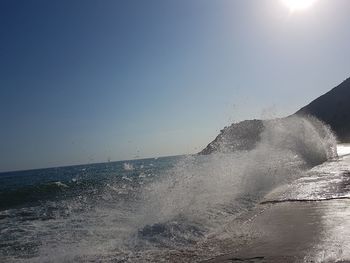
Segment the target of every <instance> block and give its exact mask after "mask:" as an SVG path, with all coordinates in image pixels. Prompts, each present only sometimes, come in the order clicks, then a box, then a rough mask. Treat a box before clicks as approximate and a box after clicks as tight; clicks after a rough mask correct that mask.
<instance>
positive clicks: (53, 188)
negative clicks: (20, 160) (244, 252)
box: [0, 117, 337, 262]
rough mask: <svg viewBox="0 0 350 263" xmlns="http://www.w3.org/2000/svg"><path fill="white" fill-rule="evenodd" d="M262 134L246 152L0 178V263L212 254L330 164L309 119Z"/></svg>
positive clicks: (324, 142)
mask: <svg viewBox="0 0 350 263" xmlns="http://www.w3.org/2000/svg"><path fill="white" fill-rule="evenodd" d="M264 126H265V128H264V131H263V132H262V134H261V136H260V141H259V143H258V144H257V146H256V147H255V148H254V149H252V150H250V151H239V152H233V153H215V154H211V155H208V156H202V155H186V156H176V157H165V158H158V159H143V160H133V161H123V162H109V163H101V164H89V165H80V166H71V167H60V168H50V169H41V170H31V171H21V172H9V173H2V174H0V261H1V262H22V261H23V262H96V261H102V262H109V261H110V262H159V261H174V262H181V261H183V262H195V261H200V260H203V259H205V258H208V257H209V256H213V255H216V254H219V253H220V251H219V249H218V247H220V246H216V245H213V244H215V243H219V242H220V233H222V232H223V229H224V228H225V225H227V224H229V223H230V222H233V221H234V220H236V218H237V217H239V216H240V215H242V214H244V213H247V212H249V211H252V210H253V209H254V207H255V206H256V204H257V203H258V202H259V201H260V200H262V199H263V198H264V196H265V195H266V194H267V193H269V192H271V191H273V190H274V189H277V188H278V187H279V186H281V185H284V184H288V183H290V182H295V181H296V180H300V178H305V177H306V175H307V174H308V173H309V171H310V169H311V168H312V167H315V166H317V165H319V164H322V163H323V162H325V161H328V160H331V159H334V158H336V157H337V153H336V138H335V137H334V135H333V134H332V132H331V131H330V129H329V128H328V127H327V126H325V125H324V124H322V123H321V122H320V121H318V120H316V119H313V118H298V117H292V118H286V119H280V120H273V121H267V122H265V123H264ZM230 231H232V233H233V232H234V231H235V230H232V229H230ZM240 235H241V234H240ZM230 238H231V239H232V242H235V241H237V240H239V239H240V238H241V236H237V235H234V234H232V235H230ZM208 244H211V245H208Z"/></svg>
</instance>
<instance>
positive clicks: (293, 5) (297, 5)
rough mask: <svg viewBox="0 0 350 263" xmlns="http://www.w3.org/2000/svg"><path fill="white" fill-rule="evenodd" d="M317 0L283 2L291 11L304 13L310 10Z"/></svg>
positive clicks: (284, 0) (285, 0)
mask: <svg viewBox="0 0 350 263" xmlns="http://www.w3.org/2000/svg"><path fill="white" fill-rule="evenodd" d="M316 1H317V0H282V2H283V3H284V4H285V5H286V6H287V7H288V8H289V10H290V11H292V12H294V11H303V10H306V9H308V8H310V7H311V6H312V5H313V4H314V3H315V2H316Z"/></svg>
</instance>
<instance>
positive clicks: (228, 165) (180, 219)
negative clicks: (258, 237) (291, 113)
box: [136, 117, 336, 246]
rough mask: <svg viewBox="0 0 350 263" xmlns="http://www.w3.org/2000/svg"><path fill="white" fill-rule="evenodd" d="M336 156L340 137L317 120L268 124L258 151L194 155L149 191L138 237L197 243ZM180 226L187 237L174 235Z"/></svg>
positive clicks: (150, 239)
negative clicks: (255, 204) (250, 207)
mask: <svg viewBox="0 0 350 263" xmlns="http://www.w3.org/2000/svg"><path fill="white" fill-rule="evenodd" d="M223 141H225V140H223ZM222 148H223V147H221V149H222ZM335 156H336V139H335V137H334V135H333V134H332V132H331V130H330V129H329V128H328V127H327V126H325V125H324V124H322V122H320V121H319V120H317V119H315V118H300V117H289V118H284V119H276V120H269V121H264V129H263V131H262V133H261V135H260V140H259V142H258V143H257V144H256V147H255V148H254V149H252V150H249V151H235V152H231V153H227V151H226V153H221V152H217V153H213V154H211V155H207V156H188V157H187V158H186V159H184V160H182V161H181V162H179V163H178V164H177V166H176V167H175V168H174V169H172V170H169V171H168V172H167V175H166V176H165V177H163V180H161V181H156V182H154V183H153V184H151V185H149V186H148V187H147V188H146V189H144V191H143V198H142V200H144V202H145V203H144V206H143V207H144V211H142V213H141V215H142V216H141V217H139V218H137V219H136V220H139V221H138V222H137V224H136V225H139V227H138V229H141V230H140V232H139V235H138V237H141V238H142V236H144V237H145V239H146V240H147V241H151V242H155V241H156V242H159V243H161V244H167V245H169V243H170V244H172V245H174V246H179V245H181V244H179V242H177V241H180V243H181V242H183V243H184V244H185V245H186V244H187V242H194V241H195V240H198V238H201V237H202V236H204V235H205V234H203V233H210V232H211V231H215V229H216V228H217V227H219V226H221V225H223V224H225V223H227V222H228V221H230V220H232V219H233V218H234V217H235V216H236V215H237V214H238V213H239V212H242V211H244V210H245V209H249V206H252V205H253V204H254V201H255V202H256V201H258V200H259V199H260V198H261V197H262V196H263V195H265V194H266V193H267V192H268V191H270V190H271V189H272V188H273V187H275V186H277V185H279V184H281V183H286V182H288V181H290V180H292V179H294V178H298V177H300V176H302V175H303V174H304V171H305V169H307V168H309V167H312V166H314V165H317V164H320V163H322V162H324V161H326V160H328V159H330V158H333V157H335ZM247 199H249V200H250V202H245V201H246V200H247ZM247 203H248V204H249V205H248V206H247ZM160 224H163V225H160ZM183 224H187V227H184V226H183ZM142 225H143V227H142ZM152 225H153V226H155V227H153V228H152ZM180 225H181V227H180ZM174 226H177V228H178V229H183V230H184V232H181V231H173V232H171V229H174ZM188 226H191V227H188ZM169 228H170V229H169ZM193 228H195V229H196V231H194V230H193ZM145 229H147V231H146V232H147V235H144V232H145V231H144V230H145ZM198 229H199V230H198ZM152 230H153V236H152ZM199 233H200V234H201V235H199ZM179 235H182V236H186V239H185V240H184V239H183V238H180V237H179ZM169 240H171V241H172V242H169Z"/></svg>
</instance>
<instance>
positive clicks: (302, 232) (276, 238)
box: [205, 156, 350, 263]
mask: <svg viewBox="0 0 350 263" xmlns="http://www.w3.org/2000/svg"><path fill="white" fill-rule="evenodd" d="M347 166H350V157H349V156H343V157H340V159H339V160H338V161H334V162H330V163H328V164H324V165H322V168H321V170H323V171H326V170H327V169H329V168H333V171H332V173H336V174H335V175H334V174H332V176H334V177H335V178H338V180H336V183H335V180H331V181H329V184H328V185H327V183H326V181H327V179H326V180H319V181H318V182H317V183H316V184H319V185H313V186H312V187H313V188H314V190H315V191H313V192H310V193H309V194H308V196H305V197H304V198H300V197H298V194H296V196H295V198H294V199H291V198H289V197H288V198H286V197H285V196H283V195H282V194H281V192H279V191H277V192H276V193H273V194H272V196H271V197H267V199H266V200H264V201H263V202H261V203H260V204H259V205H258V206H257V208H256V212H255V214H253V216H250V217H247V218H246V220H245V221H242V227H244V228H245V229H246V230H248V232H249V233H251V235H250V238H249V239H248V240H247V242H246V243H245V244H244V245H243V246H241V247H234V248H233V251H235V252H234V253H227V254H225V255H222V256H219V257H215V258H213V259H210V260H208V261H205V262H207V263H209V262H212V263H218V262H350V261H349V260H350V200H349V199H348V198H350V197H349V195H348V193H347V189H349V184H348V180H347V179H348V173H347V169H346V167H347ZM334 167H338V168H337V169H338V170H337V171H334ZM317 169H318V168H316V170H317ZM310 184H315V182H310ZM287 188H293V185H291V186H288V187H287ZM322 189H323V192H322ZM284 190H285V191H283V193H284V194H285V193H286V192H288V191H289V190H290V189H286V188H284ZM299 190H300V187H299ZM292 191H293V189H292ZM331 191H334V192H333V193H331ZM289 194H290V193H289ZM289 194H287V195H289ZM313 194H314V196H312V195H313ZM311 196H312V198H311ZM308 200H310V201H308Z"/></svg>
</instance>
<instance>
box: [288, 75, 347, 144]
mask: <svg viewBox="0 0 350 263" xmlns="http://www.w3.org/2000/svg"><path fill="white" fill-rule="evenodd" d="M295 114H296V115H312V116H315V117H316V118H318V119H319V120H322V121H323V122H325V123H327V124H328V125H329V126H330V127H331V128H332V130H333V131H334V132H335V134H336V135H337V137H338V140H339V141H341V142H350V78H348V79H346V80H345V81H344V82H342V83H341V84H340V85H338V86H337V87H335V88H333V89H332V90H330V91H329V92H327V93H326V94H324V95H322V96H320V97H318V98H317V99H315V100H314V101H312V102H311V103H310V104H308V105H307V106H305V107H303V108H301V109H300V110H298V111H297V112H296V113H295Z"/></svg>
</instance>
